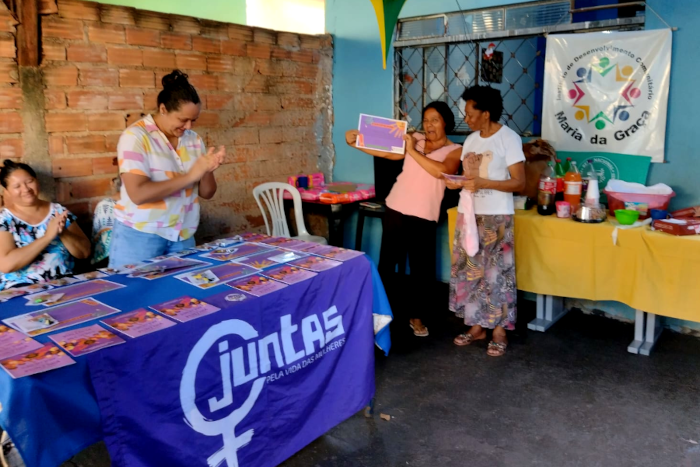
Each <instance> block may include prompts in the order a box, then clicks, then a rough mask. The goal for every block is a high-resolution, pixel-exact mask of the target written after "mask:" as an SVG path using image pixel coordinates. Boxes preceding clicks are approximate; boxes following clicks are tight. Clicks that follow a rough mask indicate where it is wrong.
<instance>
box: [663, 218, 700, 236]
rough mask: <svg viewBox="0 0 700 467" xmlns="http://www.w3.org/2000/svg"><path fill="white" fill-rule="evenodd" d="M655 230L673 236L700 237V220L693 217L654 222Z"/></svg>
mask: <svg viewBox="0 0 700 467" xmlns="http://www.w3.org/2000/svg"><path fill="white" fill-rule="evenodd" d="M654 230H658V231H660V232H666V233H669V234H671V235H700V219H694V218H692V217H685V218H676V219H659V220H655V221H654Z"/></svg>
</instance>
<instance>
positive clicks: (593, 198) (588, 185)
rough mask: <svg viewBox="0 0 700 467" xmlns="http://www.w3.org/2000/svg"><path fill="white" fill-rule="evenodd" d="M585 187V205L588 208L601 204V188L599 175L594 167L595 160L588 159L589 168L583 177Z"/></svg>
mask: <svg viewBox="0 0 700 467" xmlns="http://www.w3.org/2000/svg"><path fill="white" fill-rule="evenodd" d="M583 187H584V189H585V190H586V191H585V193H586V194H585V198H584V201H583V203H584V204H585V205H586V206H596V205H598V204H599V203H600V186H599V184H598V174H597V173H596V172H595V168H594V167H593V160H592V159H588V167H587V168H586V170H585V172H584V175H583Z"/></svg>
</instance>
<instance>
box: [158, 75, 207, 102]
mask: <svg viewBox="0 0 700 467" xmlns="http://www.w3.org/2000/svg"><path fill="white" fill-rule="evenodd" d="M162 83H163V90H162V91H161V92H160V93H159V94H158V107H160V104H163V105H165V108H166V109H167V110H168V112H172V111H173V110H178V109H179V108H180V105H181V104H187V103H188V102H191V103H193V104H199V102H200V101H199V95H198V94H197V90H196V89H195V88H194V86H192V85H191V84H190V82H189V81H188V80H187V75H186V74H185V73H183V72H181V71H180V70H173V72H172V73H168V74H167V75H165V76H163V80H162Z"/></svg>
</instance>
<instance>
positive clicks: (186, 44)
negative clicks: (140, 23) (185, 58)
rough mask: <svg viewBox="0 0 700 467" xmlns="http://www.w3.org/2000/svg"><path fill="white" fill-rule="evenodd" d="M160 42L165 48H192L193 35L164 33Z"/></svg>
mask: <svg viewBox="0 0 700 467" xmlns="http://www.w3.org/2000/svg"><path fill="white" fill-rule="evenodd" d="M160 43H161V45H162V47H163V48H165V49H177V50H192V36H190V35H189V34H174V33H163V35H162V36H161V38H160Z"/></svg>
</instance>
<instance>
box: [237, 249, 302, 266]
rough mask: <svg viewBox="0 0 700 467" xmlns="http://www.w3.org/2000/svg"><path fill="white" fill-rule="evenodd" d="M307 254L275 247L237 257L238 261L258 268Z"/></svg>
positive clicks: (285, 261)
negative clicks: (244, 256)
mask: <svg viewBox="0 0 700 467" xmlns="http://www.w3.org/2000/svg"><path fill="white" fill-rule="evenodd" d="M305 256H308V255H306V254H305V253H299V252H295V251H284V250H278V249H273V250H268V251H265V252H263V253H258V254H255V255H251V256H248V257H246V258H240V259H237V260H236V262H237V263H240V264H245V265H247V266H252V267H254V268H256V269H265V268H269V267H271V266H277V265H279V264H281V263H287V262H289V261H294V260H295V259H300V258H303V257H305Z"/></svg>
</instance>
